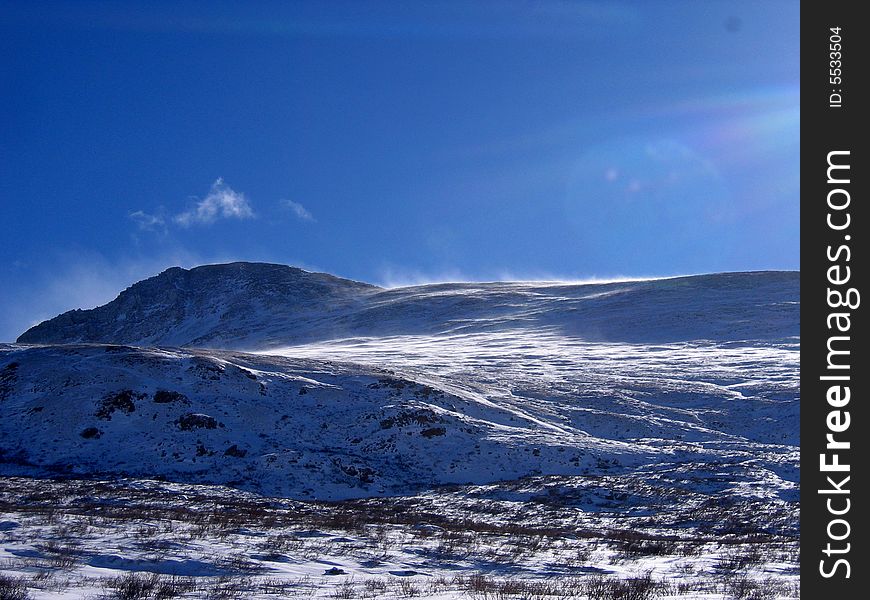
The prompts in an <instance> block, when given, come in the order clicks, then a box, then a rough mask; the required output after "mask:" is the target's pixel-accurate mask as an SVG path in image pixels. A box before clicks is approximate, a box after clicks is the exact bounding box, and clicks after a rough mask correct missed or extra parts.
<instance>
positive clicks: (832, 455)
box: [800, 2, 870, 600]
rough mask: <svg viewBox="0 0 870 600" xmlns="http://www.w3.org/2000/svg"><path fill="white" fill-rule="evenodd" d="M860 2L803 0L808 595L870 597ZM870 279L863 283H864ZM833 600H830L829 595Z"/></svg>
mask: <svg viewBox="0 0 870 600" xmlns="http://www.w3.org/2000/svg"><path fill="white" fill-rule="evenodd" d="M861 8H864V7H863V5H862V3H858V2H854V3H848V2H804V3H803V4H802V5H801V166H800V169H801V173H800V176H801V312H802V317H801V591H802V595H803V597H804V598H837V599H838V600H839V599H842V600H846V599H850V598H866V597H867V593H868V592H867V590H868V589H870V565H868V563H867V562H866V560H865V557H866V555H867V553H866V550H867V546H868V544H870V539H868V531H867V527H866V520H867V518H866V516H865V515H866V512H867V510H868V508H870V507H868V502H870V500H868V498H867V493H866V492H865V490H867V489H868V486H870V473H868V469H867V463H868V461H870V443H868V442H870V421H868V419H870V416H868V411H867V409H866V404H867V401H868V386H867V381H868V378H870V364H868V363H867V362H866V361H867V359H866V358H864V359H863V360H864V362H863V364H862V363H861V362H860V361H859V357H864V356H866V353H861V347H862V346H866V344H867V341H868V340H867V331H866V326H865V323H866V318H865V316H864V313H865V312H866V310H867V308H866V307H864V306H863V305H862V303H863V302H868V301H870V297H862V292H864V291H866V290H865V288H864V287H863V282H865V281H867V275H868V273H867V271H868V263H867V253H866V242H865V240H864V238H865V236H867V235H870V222H868V215H867V209H866V207H865V204H866V203H867V197H866V192H867V184H866V180H867V176H868V169H867V151H866V141H865V139H864V136H865V135H866V129H867V127H866V125H865V123H866V117H865V115H864V114H862V113H864V112H866V111H867V110H868V108H870V107H868V98H867V94H866V85H865V82H864V81H862V79H863V78H864V77H865V75H866V72H867V68H868V66H870V54H868V48H867V38H868V37H870V25H868V24H867V22H866V21H865V20H864V19H862V18H861V17H860V16H859V14H858V13H859V9H861ZM859 281H860V282H862V284H859V283H858V282H859ZM823 594H824V595H823Z"/></svg>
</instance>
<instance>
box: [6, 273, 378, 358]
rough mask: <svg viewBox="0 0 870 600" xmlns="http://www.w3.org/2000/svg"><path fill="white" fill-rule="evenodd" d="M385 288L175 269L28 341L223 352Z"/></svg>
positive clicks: (317, 277) (62, 318) (60, 320)
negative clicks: (127, 344) (120, 343)
mask: <svg viewBox="0 0 870 600" xmlns="http://www.w3.org/2000/svg"><path fill="white" fill-rule="evenodd" d="M378 289H379V288H377V287H375V286H372V285H368V284H365V283H359V282H356V281H350V280H348V279H341V278H338V277H333V276H332V275H327V274H324V273H310V272H308V271H303V270H302V269H297V268H294V267H288V266H285V265H273V264H263V263H245V262H237V263H230V264H222V265H206V266H201V267H196V268H194V269H190V270H187V269H182V268H179V267H173V268H171V269H167V270H166V271H164V272H162V273H160V274H159V275H157V276H155V277H151V278H149V279H145V280H143V281H140V282H139V283H136V284H134V285H132V286H130V287H129V288H128V289H126V290H124V291H123V292H121V294H120V295H119V296H118V297H117V298H116V299H115V300H113V301H112V302H109V303H108V304H106V305H104V306H100V307H98V308H94V309H92V310H72V311H69V312H66V313H63V314H62V315H59V316H58V317H55V318H54V319H50V320H48V321H45V322H43V323H40V324H39V325H37V326H35V327H33V328H31V329H29V330H27V331H26V332H24V333H23V334H22V335H21V336H20V337H19V338H18V341H19V342H20V343H68V342H100V341H120V340H126V341H128V342H135V343H138V344H141V345H170V346H212V347H214V346H222V345H223V344H221V342H222V341H224V340H225V341H227V342H228V343H227V344H226V345H227V346H229V347H232V346H233V342H238V341H239V340H242V339H245V338H246V337H248V336H249V335H250V333H251V332H262V331H264V330H267V329H269V328H270V327H273V326H274V325H276V324H288V323H293V322H294V321H295V320H298V319H305V318H312V317H314V316H316V314H317V313H318V312H319V311H321V310H323V309H324V308H326V307H330V308H332V309H336V308H339V307H346V306H348V305H349V304H352V303H354V302H355V301H356V300H357V299H358V298H360V297H363V296H365V295H366V294H370V293H372V292H373V291H377V290H378Z"/></svg>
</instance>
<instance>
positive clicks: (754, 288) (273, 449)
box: [0, 263, 800, 499]
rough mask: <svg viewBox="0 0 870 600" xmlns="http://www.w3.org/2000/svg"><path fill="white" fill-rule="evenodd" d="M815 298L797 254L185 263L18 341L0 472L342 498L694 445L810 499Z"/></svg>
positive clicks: (11, 358) (0, 421) (700, 460)
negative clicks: (536, 273)
mask: <svg viewBox="0 0 870 600" xmlns="http://www.w3.org/2000/svg"><path fill="white" fill-rule="evenodd" d="M799 307H800V305H799V275H798V274H797V273H783V272H765V273H736V274H717V275H704V276H697V277H682V278H674V279H662V280H651V281H641V282H626V283H607V284H585V285H574V284H563V283H559V284H556V283H528V282H520V283H488V284H471V283H463V284H438V285H427V286H416V287H409V288H398V289H389V290H385V289H381V288H377V287H375V286H370V285H367V284H362V283H357V282H352V281H348V280H343V279H339V278H335V277H332V276H330V275H323V274H316V273H308V272H305V271H301V270H299V269H293V268H290V267H283V266H280V265H260V264H250V263H233V264H230V265H212V266H206V267H198V268H195V269H191V270H189V271H187V270H183V269H170V270H168V271H165V272H164V273H162V274H160V275H158V276H156V277H153V278H151V279H148V280H145V281H143V282H140V283H137V284H136V285H134V286H132V287H131V288H129V289H128V290H126V291H124V292H122V293H121V295H120V296H119V297H118V298H117V299H116V300H114V301H113V302H110V303H109V304H107V305H105V306H103V307H100V308H96V309H93V310H88V311H73V312H70V313H65V314H64V315H61V316H59V317H56V318H55V319H52V320H49V321H46V322H45V323H42V324H40V325H38V326H36V327H34V328H33V329H31V330H29V331H28V332H26V333H25V334H23V335H22V336H21V338H19V340H18V343H17V344H11V345H4V346H0V440H2V441H0V472H2V473H6V474H9V473H25V474H27V473H37V474H40V473H43V474H44V473H57V472H60V473H73V474H85V475H88V474H104V475H130V476H136V477H160V478H165V479H168V480H170V481H182V482H199V483H219V484H228V485H231V486H234V487H238V488H242V489H246V490H250V491H256V492H261V493H265V494H270V495H281V496H287V497H294V498H319V499H336V498H348V497H363V496H378V495H399V494H407V493H415V492H418V491H420V490H422V489H426V488H428V487H431V486H434V485H438V484H446V483H450V484H465V483H475V484H484V483H488V482H494V481H499V480H505V479H515V478H520V477H525V476H532V475H543V476H546V475H564V476H571V475H581V474H603V473H622V472H625V473H628V472H638V471H639V470H643V469H646V468H650V467H651V466H656V467H661V466H662V465H672V466H673V467H674V468H677V469H679V468H680V465H686V466H687V467H691V468H692V469H693V472H697V471H699V470H700V472H705V473H708V475H709V478H710V480H709V481H701V480H696V481H695V484H696V485H697V486H700V487H701V488H703V487H704V486H706V485H715V486H719V488H721V486H722V485H723V482H725V483H724V485H726V487H729V488H730V489H731V490H732V492H733V494H736V495H746V494H750V495H753V496H756V497H762V498H764V497H770V498H780V499H785V498H794V497H796V486H797V484H798V472H797V466H798V444H799V441H798V429H799V428H798V416H799V387H798V358H799V341H798V338H797V336H798V332H799ZM215 347H219V348H223V350H216V349H209V348H215ZM240 349H242V350H245V351H246V352H240V351H238V350H240ZM232 350H235V351H232ZM699 465H705V466H704V467H703V468H700V469H699ZM728 473H739V475H733V476H732V475H729V474H728ZM693 477H695V476H694V475H693ZM699 489H700V488H699ZM717 489H718V488H717Z"/></svg>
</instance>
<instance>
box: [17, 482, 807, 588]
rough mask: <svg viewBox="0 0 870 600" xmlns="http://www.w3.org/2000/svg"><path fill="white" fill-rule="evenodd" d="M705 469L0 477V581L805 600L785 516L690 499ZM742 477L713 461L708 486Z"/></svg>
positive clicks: (772, 509)
mask: <svg viewBox="0 0 870 600" xmlns="http://www.w3.org/2000/svg"><path fill="white" fill-rule="evenodd" d="M708 468H709V467H708V466H702V465H694V466H689V465H686V466H684V467H683V468H680V469H672V468H660V467H654V468H650V469H645V470H642V471H641V472H638V473H635V474H634V475H631V476H602V477H591V478H587V477H570V478H538V479H530V480H525V481H522V482H513V483H504V484H496V485H488V486H474V487H455V488H446V489H441V490H437V491H432V492H428V493H425V494H421V495H417V496H409V497H401V498H388V499H377V500H356V501H346V502H341V503H331V504H322V503H299V502H294V501H288V500H276V499H268V498H263V497H261V496H258V495H253V494H246V493H240V492H238V491H237V490H233V489H229V488H224V487H212V486H191V485H183V484H170V483H161V482H156V481H148V480H121V481H111V482H109V481H101V480H92V481H77V480H72V481H54V482H48V481H45V480H34V479H24V478H5V479H2V480H0V508H2V510H3V513H4V516H3V520H2V521H0V539H2V541H3V544H2V548H3V549H2V551H0V568H2V570H3V571H4V573H5V577H6V579H5V580H2V579H0V590H3V589H4V585H5V589H6V590H13V589H14V588H16V587H18V588H19V589H20V588H25V587H26V588H27V589H28V590H29V594H30V597H32V598H174V597H184V598H274V597H281V598H414V597H420V598H443V599H448V598H449V599H459V598H479V599H485V598H541V599H543V598H560V597H562V598H565V597H567V598H595V599H611V600H617V599H636V600H643V599H647V598H671V599H677V598H707V599H710V600H713V599H717V600H721V599H726V598H756V599H761V598H771V599H772V598H796V597H799V588H798V571H797V552H798V544H797V539H796V537H795V535H794V532H793V530H792V528H793V527H794V525H795V523H794V519H793V514H791V513H790V511H789V510H788V509H787V508H785V507H783V506H776V505H774V506H770V505H764V504H760V503H759V502H757V501H753V500H749V499H739V498H729V496H728V494H727V493H725V492H724V491H723V490H724V487H727V486H722V485H721V484H720V485H719V488H720V490H719V491H718V492H714V491H708V492H706V493H699V492H695V491H693V488H694V485H693V484H692V482H693V481H694V480H695V479H696V478H700V479H704V478H708V479H709V478H710V475H711V473H709V472H705V471H707V469H708ZM734 470H735V468H734V467H731V468H725V467H720V468H719V478H718V479H720V480H722V479H724V478H727V477H728V476H729V474H730V475H733V474H734ZM737 470H739V469H737ZM789 531H791V533H789ZM3 597H4V598H7V597H8V598H12V597H15V596H11V595H10V596H3Z"/></svg>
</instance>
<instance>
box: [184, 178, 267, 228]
mask: <svg viewBox="0 0 870 600" xmlns="http://www.w3.org/2000/svg"><path fill="white" fill-rule="evenodd" d="M253 217H254V210H253V209H252V208H251V205H250V204H249V203H248V199H247V198H245V195H244V194H242V193H240V192H236V191H235V190H233V189H232V188H231V187H230V186H228V185H227V184H225V183H224V180H223V179H222V178H218V180H217V181H215V182H214V183H213V184H212V186H211V190H209V192H208V195H207V196H206V197H205V198H203V199H202V200H200V201H199V202H197V203H196V206H193V207H192V208H190V209H188V210H186V211H184V212H182V213H179V214H177V215H175V216H174V217H173V219H172V220H173V221H174V222H175V223H177V224H178V225H181V226H182V227H190V226H191V225H208V224H210V223H214V222H215V221H216V220H218V219H252V218H253Z"/></svg>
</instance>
